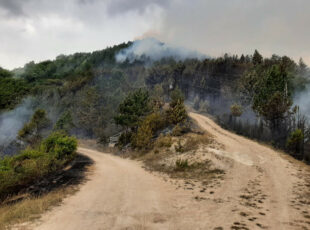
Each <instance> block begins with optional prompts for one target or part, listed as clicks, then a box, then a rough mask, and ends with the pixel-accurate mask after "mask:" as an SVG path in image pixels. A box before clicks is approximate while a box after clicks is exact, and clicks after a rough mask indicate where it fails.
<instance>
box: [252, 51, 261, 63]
mask: <svg viewBox="0 0 310 230" xmlns="http://www.w3.org/2000/svg"><path fill="white" fill-rule="evenodd" d="M252 61H253V64H254V65H259V64H261V63H262V62H263V56H262V55H261V54H260V53H259V52H258V51H257V50H255V52H254V55H253V60H252Z"/></svg>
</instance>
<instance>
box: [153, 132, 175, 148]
mask: <svg viewBox="0 0 310 230" xmlns="http://www.w3.org/2000/svg"><path fill="white" fill-rule="evenodd" d="M171 145H172V138H171V136H164V135H163V134H160V136H159V137H158V138H157V140H156V142H155V147H157V148H162V147H166V148H170V147H171Z"/></svg>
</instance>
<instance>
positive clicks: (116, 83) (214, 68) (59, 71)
mask: <svg viewBox="0 0 310 230" xmlns="http://www.w3.org/2000/svg"><path fill="white" fill-rule="evenodd" d="M131 45H132V43H131V42H128V43H123V44H120V45H118V46H114V47H109V48H107V49H104V50H101V51H96V52H92V53H76V54H73V55H68V56H65V55H60V56H58V57H57V58H56V59H55V60H51V61H44V62H40V63H34V62H30V63H28V64H26V65H25V66H24V67H23V68H20V69H16V70H13V71H7V70H4V69H0V81H1V84H0V95H1V97H0V110H1V111H2V113H5V112H6V111H8V110H12V109H14V108H15V107H16V106H17V105H18V104H20V103H23V99H24V98H27V97H28V98H31V100H32V109H33V110H36V109H42V110H44V111H46V117H47V119H48V120H49V121H50V124H49V127H48V128H47V129H48V130H50V131H52V130H59V129H61V130H64V131H65V132H66V134H69V135H76V136H78V137H79V138H83V137H87V138H95V139H97V140H98V141H99V142H101V143H108V142H109V138H110V137H111V136H114V135H116V134H120V133H121V136H120V137H119V142H118V145H119V146H120V147H125V146H128V145H130V146H132V147H134V148H137V149H145V148H148V147H149V146H150V145H149V143H154V138H156V137H158V136H159V135H160V132H164V133H165V132H167V128H168V130H169V129H173V130H174V132H181V133H182V132H183V131H182V130H186V128H187V127H186V122H185V121H186V120H187V115H186V110H185V106H184V104H187V105H190V106H192V107H194V108H195V109H196V110H197V111H199V112H202V113H209V114H211V115H213V116H214V117H215V118H216V119H217V120H218V122H219V123H220V124H221V125H222V126H223V127H225V128H227V129H230V130H232V131H234V132H236V133H238V134H241V135H245V136H247V137H250V138H253V139H257V140H260V141H264V142H268V143H270V144H272V145H273V146H275V147H277V148H281V149H284V150H286V151H287V152H289V153H290V154H292V155H294V156H295V157H297V158H299V159H306V158H307V154H305V151H304V144H305V143H306V142H307V141H308V139H309V128H308V122H307V116H305V115H307V114H302V113H301V112H300V111H304V110H303V109H299V107H298V106H296V105H295V104H294V98H295V97H296V96H297V95H298V94H300V93H302V92H305V91H306V90H307V86H308V84H309V76H310V74H309V69H308V67H307V66H306V65H305V64H304V62H303V61H302V59H301V60H300V62H299V63H298V64H297V63H295V62H294V61H293V60H292V59H290V58H289V57H286V56H283V57H280V56H277V55H273V56H272V57H270V58H263V57H262V55H261V54H260V53H259V52H258V51H255V52H254V54H253V55H241V56H240V57H239V56H237V55H227V54H225V55H224V56H223V57H219V58H206V59H203V60H198V59H186V60H183V61H176V60H175V59H173V58H163V59H161V60H159V61H151V60H150V59H149V58H147V57H144V58H139V59H137V60H129V59H127V60H125V61H123V62H117V60H116V55H117V54H118V53H119V52H120V51H122V50H123V49H125V48H128V47H130V46H131ZM28 126H29V127H25V129H24V130H23V131H21V132H20V138H24V137H27V138H28V139H29V138H30V139H31V138H32V137H31V135H34V136H35V137H38V136H37V134H36V133H37V132H38V131H39V130H38V129H37V128H35V129H34V130H32V131H31V132H30V131H29V132H28V130H27V129H29V128H31V127H32V125H31V124H28ZM165 129H166V130H165ZM23 132H24V133H23ZM47 133H48V132H47ZM30 134H31V135H30ZM29 135H30V136H29ZM46 135H47V134H46V133H43V134H42V136H41V137H40V138H39V139H42V138H44V137H46ZM23 136H24V137H23ZM21 141H24V142H27V140H21ZM1 144H2V143H0V145H1ZM6 147H7V145H6V146H3V145H2V146H1V147H0V149H2V152H5V148H6Z"/></svg>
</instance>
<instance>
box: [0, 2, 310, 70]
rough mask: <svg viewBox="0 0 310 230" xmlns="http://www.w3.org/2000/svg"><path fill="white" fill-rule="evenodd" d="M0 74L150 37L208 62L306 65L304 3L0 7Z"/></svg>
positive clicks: (307, 11) (309, 48) (309, 53)
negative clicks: (278, 59)
mask: <svg viewBox="0 0 310 230" xmlns="http://www.w3.org/2000/svg"><path fill="white" fill-rule="evenodd" d="M0 31H1V34H0V66H2V67H4V68H8V69H12V68H15V67H20V66H23V65H24V64H25V63H27V62H29V61H32V60H34V61H42V60H45V59H54V58H55V57H56V56H57V55H59V54H72V53H74V52H89V51H94V50H100V49H104V48H106V47H107V46H112V45H116V44H119V43H122V42H127V41H129V40H135V39H140V38H145V37H154V38H157V39H158V40H161V41H163V42H168V43H170V44H174V45H177V46H182V47H185V48H187V49H192V50H196V51H199V52H201V53H204V54H206V55H210V56H221V55H223V54H224V53H230V54H239V55H240V54H241V53H245V54H252V53H253V51H254V50H255V49H258V50H259V51H260V52H261V53H262V54H263V55H264V56H270V55H271V54H273V53H276V54H278V55H288V56H290V57H293V58H294V59H295V60H298V59H299V58H300V57H303V58H304V60H305V61H306V63H308V64H310V44H309V42H310V1H309V0H170V1H169V0H66V1H64V0H0Z"/></svg>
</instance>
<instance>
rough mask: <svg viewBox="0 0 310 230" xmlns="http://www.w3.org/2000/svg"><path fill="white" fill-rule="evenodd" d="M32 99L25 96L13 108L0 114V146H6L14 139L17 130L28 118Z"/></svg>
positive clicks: (30, 113)
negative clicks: (20, 102) (21, 101)
mask: <svg viewBox="0 0 310 230" xmlns="http://www.w3.org/2000/svg"><path fill="white" fill-rule="evenodd" d="M32 104H33V103H32V99H31V98H27V99H25V100H24V101H23V103H22V104H20V105H19V106H17V107H16V108H15V109H14V110H12V111H9V112H4V113H2V114H0V147H1V146H2V147H6V146H7V145H9V144H10V143H11V142H12V141H14V140H15V139H16V136H17V134H18V131H19V130H20V129H21V128H22V127H23V125H24V124H25V123H26V122H28V120H29V119H30V117H31V115H32V113H33V108H32Z"/></svg>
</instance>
